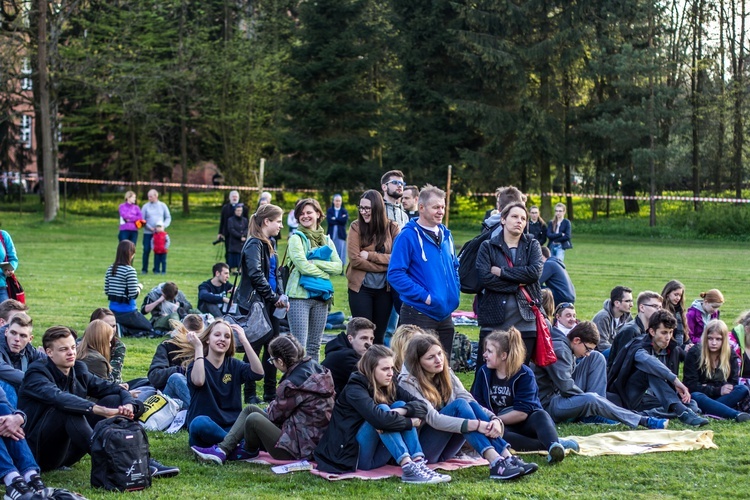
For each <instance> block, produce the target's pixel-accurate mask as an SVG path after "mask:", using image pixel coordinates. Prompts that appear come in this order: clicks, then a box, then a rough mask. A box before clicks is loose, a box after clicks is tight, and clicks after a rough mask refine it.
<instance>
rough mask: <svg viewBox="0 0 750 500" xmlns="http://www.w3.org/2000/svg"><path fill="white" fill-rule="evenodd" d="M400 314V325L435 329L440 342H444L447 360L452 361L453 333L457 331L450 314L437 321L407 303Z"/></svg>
mask: <svg viewBox="0 0 750 500" xmlns="http://www.w3.org/2000/svg"><path fill="white" fill-rule="evenodd" d="M400 314H401V315H400V317H399V319H398V324H399V325H415V326H418V327H420V328H422V329H423V330H434V331H435V333H437V335H438V338H439V339H440V343H441V344H443V350H444V351H445V357H446V361H448V362H450V359H451V353H452V351H453V335H454V334H455V333H456V329H455V328H454V327H453V320H452V319H451V317H450V316H448V317H447V318H445V319H443V320H441V321H436V320H434V319H432V318H430V317H429V316H427V315H426V314H424V313H421V312H419V311H417V310H416V309H414V308H413V307H411V306H408V305H406V304H404V305H402V306H401V313H400Z"/></svg>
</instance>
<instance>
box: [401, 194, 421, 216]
mask: <svg viewBox="0 0 750 500" xmlns="http://www.w3.org/2000/svg"><path fill="white" fill-rule="evenodd" d="M418 199H419V188H418V187H417V186H406V187H405V188H404V194H403V196H401V205H402V206H403V207H404V210H406V215H408V216H409V218H410V219H418V218H419V210H417V200H418Z"/></svg>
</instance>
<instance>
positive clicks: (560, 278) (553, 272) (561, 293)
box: [539, 247, 576, 306]
mask: <svg viewBox="0 0 750 500" xmlns="http://www.w3.org/2000/svg"><path fill="white" fill-rule="evenodd" d="M542 262H544V267H543V268H542V277H541V278H539V283H541V284H542V286H543V287H544V288H549V289H550V291H551V292H552V296H553V297H554V298H555V305H556V306H557V305H558V304H562V303H563V302H570V303H571V304H573V303H575V301H576V289H575V287H574V286H573V282H572V281H571V280H570V276H569V275H568V271H567V270H566V269H565V264H564V263H563V261H561V260H560V259H558V258H557V257H552V256H551V254H550V251H549V248H547V247H542Z"/></svg>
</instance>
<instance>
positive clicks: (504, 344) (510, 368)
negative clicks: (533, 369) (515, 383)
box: [484, 326, 526, 378]
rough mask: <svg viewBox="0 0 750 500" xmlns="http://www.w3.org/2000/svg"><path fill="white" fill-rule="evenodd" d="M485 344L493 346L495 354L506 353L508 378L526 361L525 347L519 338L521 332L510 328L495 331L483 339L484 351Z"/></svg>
mask: <svg viewBox="0 0 750 500" xmlns="http://www.w3.org/2000/svg"><path fill="white" fill-rule="evenodd" d="M487 343H492V345H494V346H495V349H497V354H502V353H504V352H506V353H508V359H507V360H506V361H505V373H506V375H507V377H508V378H510V377H512V376H513V375H515V374H516V373H518V370H520V369H521V366H523V362H524V361H525V360H526V346H525V345H524V343H523V338H521V332H519V331H518V330H517V329H516V328H515V327H512V326H511V327H510V328H509V329H508V330H507V331H506V330H496V331H494V332H492V333H490V334H489V335H488V336H487V338H486V339H484V347H485V349H486V348H487Z"/></svg>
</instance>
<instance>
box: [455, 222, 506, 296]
mask: <svg viewBox="0 0 750 500" xmlns="http://www.w3.org/2000/svg"><path fill="white" fill-rule="evenodd" d="M499 225H500V224H499V223H498V224H495V225H494V226H492V227H487V226H486V225H485V224H484V223H482V232H481V233H480V234H479V236H476V237H475V238H474V239H472V240H471V241H469V242H467V243H466V244H464V246H463V247H461V251H460V252H458V281H459V283H460V285H461V291H462V292H463V293H479V292H481V291H482V283H480V281H479V274H478V273H477V254H478V253H479V247H480V246H482V243H483V242H484V241H485V240H488V239H490V237H491V236H492V231H494V230H495V228H497V227H498V226H499Z"/></svg>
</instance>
